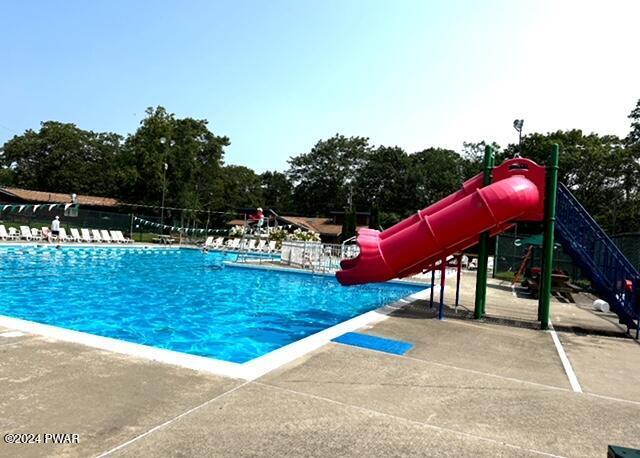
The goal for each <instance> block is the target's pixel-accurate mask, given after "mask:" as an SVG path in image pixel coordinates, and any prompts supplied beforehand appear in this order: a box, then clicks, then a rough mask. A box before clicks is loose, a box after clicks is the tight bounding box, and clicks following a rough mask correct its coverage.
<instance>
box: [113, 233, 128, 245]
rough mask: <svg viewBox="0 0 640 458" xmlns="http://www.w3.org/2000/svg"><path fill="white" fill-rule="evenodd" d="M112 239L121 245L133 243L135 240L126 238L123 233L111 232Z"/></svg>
mask: <svg viewBox="0 0 640 458" xmlns="http://www.w3.org/2000/svg"><path fill="white" fill-rule="evenodd" d="M111 238H112V239H113V240H115V241H116V242H120V243H133V239H130V238H129V237H125V236H124V234H123V233H122V231H111Z"/></svg>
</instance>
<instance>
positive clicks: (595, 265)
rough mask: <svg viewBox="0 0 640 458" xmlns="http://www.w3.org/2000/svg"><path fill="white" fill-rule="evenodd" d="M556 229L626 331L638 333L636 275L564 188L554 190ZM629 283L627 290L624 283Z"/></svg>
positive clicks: (639, 311)
mask: <svg viewBox="0 0 640 458" xmlns="http://www.w3.org/2000/svg"><path fill="white" fill-rule="evenodd" d="M556 227H557V229H558V233H559V235H560V238H561V239H564V240H565V241H566V242H568V243H567V244H566V245H567V246H566V248H567V249H568V251H570V252H572V254H573V255H574V257H575V258H576V261H578V262H579V264H580V265H581V267H583V268H584V269H585V270H586V271H587V272H586V273H588V274H589V276H590V277H591V279H592V281H593V282H594V286H595V287H596V289H598V290H600V293H601V294H602V295H603V296H605V297H606V299H607V300H608V301H609V302H610V303H611V305H612V308H613V310H614V311H615V312H616V313H617V314H618V316H619V317H620V318H621V320H622V322H624V323H625V324H626V325H627V326H628V327H629V328H635V329H636V330H637V332H636V335H637V334H638V332H640V326H639V322H640V308H638V305H637V298H638V289H640V273H638V271H637V269H636V268H635V267H634V266H633V264H631V263H630V262H629V260H628V259H627V258H626V257H625V256H624V254H623V253H622V252H621V251H620V249H619V248H618V246H617V245H616V244H615V243H613V241H612V240H611V238H609V236H608V235H607V234H606V233H605V232H604V231H603V230H602V228H601V227H600V226H599V225H598V223H597V222H596V221H595V220H594V219H593V218H592V217H591V215H590V214H589V212H587V210H586V209H585V208H584V207H583V206H582V205H581V204H580V202H578V200H577V199H576V198H575V197H574V196H573V194H571V192H570V191H569V189H567V187H566V186H564V185H562V184H560V186H559V187H558V207H557V214H556ZM628 281H631V288H630V289H629V288H628V285H627V282H628Z"/></svg>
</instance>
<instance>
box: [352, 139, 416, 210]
mask: <svg viewBox="0 0 640 458" xmlns="http://www.w3.org/2000/svg"><path fill="white" fill-rule="evenodd" d="M411 166H412V161H411V159H410V157H409V155H408V154H407V153H406V152H405V151H404V150H403V149H402V148H399V147H397V146H395V147H387V146H380V147H378V148H377V149H375V150H374V151H372V152H371V153H370V154H369V155H368V158H367V161H366V162H365V163H364V164H363V165H362V166H361V167H360V169H359V170H358V175H357V177H356V180H355V189H356V202H357V205H359V206H360V207H365V208H367V207H370V206H371V205H373V203H375V204H376V205H377V206H378V208H379V209H380V210H381V211H384V212H390V211H399V212H400V213H404V212H405V211H407V209H408V208H410V207H411V206H413V205H415V203H414V201H413V198H414V193H413V191H412V187H411V185H412V183H410V181H409V176H410V174H411Z"/></svg>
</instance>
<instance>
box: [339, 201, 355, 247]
mask: <svg viewBox="0 0 640 458" xmlns="http://www.w3.org/2000/svg"><path fill="white" fill-rule="evenodd" d="M356 221H357V216H356V209H355V207H353V206H351V207H347V208H345V214H344V222H343V223H342V241H343V242H344V241H345V240H347V239H350V238H351V237H353V236H354V235H356Z"/></svg>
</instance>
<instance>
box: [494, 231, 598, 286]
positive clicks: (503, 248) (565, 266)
mask: <svg viewBox="0 0 640 458" xmlns="http://www.w3.org/2000/svg"><path fill="white" fill-rule="evenodd" d="M528 237H530V235H529V234H518V233H504V234H500V235H498V236H497V237H496V248H495V261H494V264H493V276H494V277H496V278H504V279H510V278H512V277H513V276H514V275H515V274H516V273H517V272H518V270H519V269H520V265H521V264H522V261H523V259H524V257H525V255H526V254H527V251H528V249H529V245H525V244H522V243H521V241H522V240H525V239H527V238H528ZM532 255H533V256H532V258H531V260H530V261H529V263H528V264H527V268H531V267H540V265H541V263H542V247H541V246H534V248H533V253H532ZM553 268H554V269H556V270H561V271H563V272H565V273H566V274H567V275H568V276H569V277H570V278H571V279H572V281H574V282H581V281H587V280H588V279H587V277H585V276H584V274H583V273H582V271H581V270H580V268H579V267H578V266H577V265H576V264H575V263H574V262H573V259H572V258H571V256H569V255H568V254H567V253H565V251H564V250H563V248H562V246H561V245H560V244H556V248H555V252H554V255H553Z"/></svg>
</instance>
